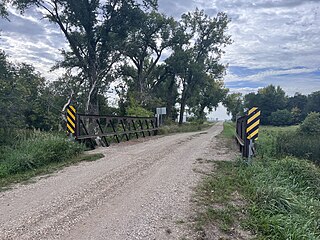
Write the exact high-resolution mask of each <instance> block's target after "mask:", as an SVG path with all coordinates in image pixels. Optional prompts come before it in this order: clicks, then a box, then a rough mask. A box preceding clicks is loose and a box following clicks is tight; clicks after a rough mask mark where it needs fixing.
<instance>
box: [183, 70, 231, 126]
mask: <svg viewBox="0 0 320 240" xmlns="http://www.w3.org/2000/svg"><path fill="white" fill-rule="evenodd" d="M204 80H205V81H204V82H203V85H199V86H198V87H197V90H196V91H195V92H194V94H192V96H191V97H190V99H189V101H188V106H192V107H191V111H192V112H193V113H194V115H195V116H196V117H197V118H198V119H201V120H203V119H205V118H206V115H205V111H204V110H205V109H206V108H207V109H208V111H209V112H211V111H213V109H214V108H217V107H218V105H219V103H220V102H222V101H223V100H224V99H225V97H226V95H227V93H228V89H226V88H225V87H224V83H223V81H222V80H221V79H216V80H215V79H213V78H212V77H211V76H208V75H206V76H204Z"/></svg>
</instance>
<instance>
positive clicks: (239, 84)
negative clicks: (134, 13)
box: [0, 0, 320, 118]
mask: <svg viewBox="0 0 320 240" xmlns="http://www.w3.org/2000/svg"><path fill="white" fill-rule="evenodd" d="M158 2H159V9H160V11H161V12H163V13H165V14H167V15H171V16H174V17H176V18H179V17H180V15H181V14H182V13H184V12H187V11H192V10H194V9H195V8H196V7H198V8H199V9H204V10H205V11H206V13H207V14H209V15H211V16H215V15H216V13H217V12H219V11H224V12H226V13H227V14H228V16H229V17H230V18H231V20H232V21H231V23H230V25H229V34H230V35H232V39H233V41H234V42H233V44H232V45H230V46H228V47H227V48H226V49H225V50H226V54H225V56H224V57H223V61H224V62H225V63H228V64H229V69H228V74H227V75H226V77H225V83H226V86H227V87H228V88H230V90H231V91H233V92H237V91H240V92H242V93H248V92H252V91H257V89H259V88H261V87H265V86H267V85H269V84H274V85H280V86H281V87H282V88H283V89H284V90H285V91H286V92H287V93H288V94H289V95H293V94H294V93H295V92H301V93H303V94H308V93H311V92H313V91H319V90H320V68H319V67H320V27H319V26H320V15H319V14H320V12H319V10H320V0H255V1H250V0H175V1H174V0H158ZM10 12H11V14H10V20H11V21H10V22H7V21H5V20H0V29H2V33H1V37H0V48H1V49H3V50H5V51H6V53H7V54H8V55H9V56H10V57H11V58H10V59H11V60H13V61H17V62H21V61H23V62H27V63H31V64H33V65H34V66H35V67H36V69H37V70H38V71H40V72H41V73H42V74H43V75H44V76H46V77H47V78H48V79H50V80H54V79H56V78H57V77H58V76H59V74H60V72H59V71H58V72H55V73H48V71H49V69H50V67H51V66H52V65H53V64H54V62H55V61H56V60H59V59H60V58H61V56H60V54H59V51H58V49H61V48H65V47H66V46H67V45H66V42H65V39H64V37H63V35H62V34H61V33H60V31H59V30H58V28H57V27H56V26H54V25H52V24H50V23H48V22H47V21H46V20H41V14H39V13H38V14H37V13H36V12H27V14H26V15H25V16H21V15H19V14H18V13H15V12H14V11H13V10H10ZM218 117H220V116H218ZM221 118H223V117H222V116H221Z"/></svg>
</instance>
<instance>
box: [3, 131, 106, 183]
mask: <svg viewBox="0 0 320 240" xmlns="http://www.w3.org/2000/svg"><path fill="white" fill-rule="evenodd" d="M2 133H3V134H4V135H7V138H6V139H8V140H7V141H6V142H2V143H1V145H0V187H5V186H7V185H9V184H11V183H13V182H20V181H23V180H27V179H30V178H31V177H34V176H37V175H39V174H47V173H51V172H53V171H55V170H58V169H61V168H62V167H65V166H68V165H70V164H74V163H76V162H79V161H92V160H96V159H99V158H101V157H102V156H101V154H95V155H87V154H84V153H83V152H84V150H85V147H84V146H83V145H81V144H78V143H76V142H74V141H71V140H70V139H68V138H67V137H66V136H64V135H63V134H61V133H53V132H51V133H49V132H40V131H31V130H17V131H7V132H6V133H4V132H2ZM9 135H10V137H9Z"/></svg>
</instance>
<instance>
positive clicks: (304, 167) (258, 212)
mask: <svg viewBox="0 0 320 240" xmlns="http://www.w3.org/2000/svg"><path fill="white" fill-rule="evenodd" d="M233 127H234V126H232V125H231V124H224V133H223V136H226V137H228V136H230V134H229V133H230V132H231V131H232V130H233V129H231V128H233ZM296 130H297V127H286V128H278V127H277V128H275V127H263V128H262V129H261V131H260V132H259V140H258V142H257V143H258V155H257V157H256V158H255V159H254V161H253V163H252V164H247V163H246V162H245V161H242V160H239V161H237V162H232V161H226V162H217V163H216V170H215V172H214V173H213V174H212V176H209V177H208V179H207V180H206V181H205V182H204V185H202V187H201V188H200V190H201V202H204V203H205V205H206V209H207V210H208V211H206V212H204V213H201V214H200V218H201V219H200V220H198V222H200V223H202V225H203V222H204V223H205V224H208V221H209V225H210V221H211V222H215V223H217V222H218V223H220V227H221V228H222V230H223V229H224V226H226V225H227V226H228V229H233V227H234V226H232V222H236V221H237V220H236V219H238V221H239V222H241V223H242V226H243V227H244V228H245V229H247V230H250V231H251V232H252V233H253V234H254V235H255V237H256V238H257V239H270V240H282V239H283V240H286V239H297V240H300V239H301V240H316V239H320V221H319V219H320V168H319V167H318V166H316V165H315V164H313V163H312V162H311V161H308V160H306V159H298V158H295V157H292V156H286V155H288V153H289V152H290V155H293V153H295V155H296V156H298V155H301V156H302V157H304V156H306V155H305V154H300V153H302V152H307V151H306V149H307V146H305V145H304V143H300V144H299V141H298V140H299V139H300V141H301V142H302V141H306V145H308V144H310V142H308V141H309V140H303V139H301V138H294V137H295V135H294V134H296V133H297V131H296ZM292 134H293V135H292ZM308 139H311V140H310V141H311V144H310V151H312V152H316V151H314V149H313V148H314V147H315V146H318V145H317V144H319V143H318V142H317V141H316V142H313V139H312V138H309V137H308ZM313 144H315V145H313ZM288 146H290V148H288ZM299 147H301V149H302V150H301V152H294V151H296V148H299ZM299 151H300V150H299ZM307 157H308V155H307ZM230 179H232V181H231V180H230ZM234 192H239V193H240V195H241V196H242V197H243V198H244V199H245V200H246V205H245V207H244V208H245V209H242V208H241V207H240V208H232V210H233V211H231V212H230V211H229V210H230V207H229V206H230V205H233V203H234V197H233V196H234V194H233V193H234ZM215 203H219V204H220V205H222V210H224V209H225V210H226V211H225V212H224V213H223V214H221V213H220V215H218V216H217V211H215V209H213V210H214V211H213V210H212V207H211V206H214V205H215ZM220 208H221V207H220ZM218 210H219V209H218ZM211 212H215V214H214V215H212V214H211ZM226 214H227V216H228V219H229V220H228V221H226V220H223V219H224V218H223V217H224V216H225V215H226ZM243 214H245V217H243ZM239 216H242V217H241V219H239ZM230 219H231V220H232V221H230ZM221 222H222V224H221ZM230 223H231V224H230Z"/></svg>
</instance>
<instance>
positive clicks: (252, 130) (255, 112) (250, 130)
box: [246, 107, 261, 163]
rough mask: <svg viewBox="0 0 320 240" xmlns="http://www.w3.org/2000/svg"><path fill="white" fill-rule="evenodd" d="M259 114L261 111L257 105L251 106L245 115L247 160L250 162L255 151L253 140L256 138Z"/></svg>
mask: <svg viewBox="0 0 320 240" xmlns="http://www.w3.org/2000/svg"><path fill="white" fill-rule="evenodd" d="M260 115H261V111H260V110H259V109H258V108H257V107H253V108H251V109H250V110H249V111H248V115H247V124H246V125H247V126H246V135H247V139H246V140H247V141H246V142H248V143H249V146H248V150H247V151H248V162H249V163H250V162H251V159H252V157H253V155H254V153H255V148H254V141H256V140H257V139H258V134H259V126H260Z"/></svg>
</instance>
